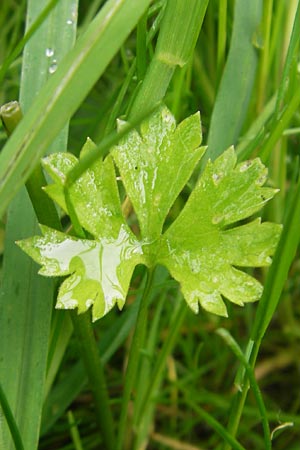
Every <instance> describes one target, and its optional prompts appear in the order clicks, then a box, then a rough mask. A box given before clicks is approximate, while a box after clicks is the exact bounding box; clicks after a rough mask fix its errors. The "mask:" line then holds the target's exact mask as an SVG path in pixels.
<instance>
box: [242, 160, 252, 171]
mask: <svg viewBox="0 0 300 450" xmlns="http://www.w3.org/2000/svg"><path fill="white" fill-rule="evenodd" d="M251 166H252V161H245V162H244V163H243V164H241V165H240V172H245V171H246V170H248V169H249V167H251Z"/></svg>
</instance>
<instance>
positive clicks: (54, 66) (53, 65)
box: [49, 59, 57, 74]
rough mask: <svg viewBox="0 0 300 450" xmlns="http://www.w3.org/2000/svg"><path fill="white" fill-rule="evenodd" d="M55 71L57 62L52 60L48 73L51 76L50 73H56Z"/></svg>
mask: <svg viewBox="0 0 300 450" xmlns="http://www.w3.org/2000/svg"><path fill="white" fill-rule="evenodd" d="M56 69H57V61H56V59H54V60H53V61H52V64H51V66H50V67H49V73H50V74H52V73H54V72H56Z"/></svg>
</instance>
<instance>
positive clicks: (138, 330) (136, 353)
mask: <svg viewBox="0 0 300 450" xmlns="http://www.w3.org/2000/svg"><path fill="white" fill-rule="evenodd" d="M153 275H154V270H153V269H149V271H148V274H147V280H146V285H145V288H144V292H143V297H142V299H141V303H140V308H139V312H138V317H137V322H136V326H135V331H134V335H133V338H132V342H131V347H130V352H129V358H128V365H127V370H126V376H125V386H124V390H123V397H122V404H121V415H120V421H119V429H118V439H117V446H116V447H115V448H116V450H122V448H123V443H124V436H125V430H126V425H127V417H128V406H129V402H130V399H131V395H132V390H133V387H134V384H135V380H136V376H137V369H138V366H139V360H140V354H141V350H142V348H143V346H144V340H145V333H146V324H147V313H148V304H149V299H150V293H151V289H152V284H153Z"/></svg>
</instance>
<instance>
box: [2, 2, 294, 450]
mask: <svg viewBox="0 0 300 450" xmlns="http://www.w3.org/2000/svg"><path fill="white" fill-rule="evenodd" d="M187 3H189V8H187V7H186V5H187ZM56 4H57V5H56ZM103 4H105V5H104V9H102V12H101V11H100V10H101V8H102V6H103ZM55 5H56V6H55ZM77 8H78V16H77ZM187 9H189V11H187ZM26 11H28V13H27V16H26ZM98 11H100V14H98ZM26 17H27V19H26ZM77 18H78V20H77ZM202 19H203V23H202ZM26 20H27V25H26V30H27V34H25V39H24V29H25V22H26ZM31 35H33V37H32V38H30V36H31ZM299 37H300V3H299V2H298V1H296V0H289V1H285V0H264V1H262V0H252V1H251V2H248V1H246V0H235V1H233V0H220V1H218V0H209V1H208V0H201V1H200V0H198V1H196V0H189V1H188V2H186V1H185V0H168V1H165V0H155V1H152V2H150V1H147V0H140V1H137V0H123V1H118V2H117V1H116V0H110V1H108V2H104V1H101V0H93V1H92V0H91V1H87V0H80V1H79V4H78V5H77V1H75V0H64V1H50V2H46V1H44V2H40V1H36V0H29V1H27V2H26V1H25V0H22V1H18V2H17V1H14V0H4V2H3V4H2V5H1V9H0V61H1V64H2V65H1V68H0V83H1V89H0V103H1V104H3V103H5V102H8V101H11V100H16V99H20V102H21V106H22V110H23V113H24V119H23V120H22V122H21V123H20V125H19V126H18V128H17V130H16V131H15V132H14V133H13V135H12V136H11V137H10V138H9V140H8V141H7V136H6V132H5V130H4V128H1V129H0V139H1V141H0V144H1V148H3V150H2V151H1V154H0V210H1V214H2V221H1V227H0V251H1V279H2V285H1V293H2V294H1V298H0V301H1V302H0V383H1V403H2V408H3V411H4V413H5V414H6V416H7V414H8V412H7V410H6V409H5V403H4V400H5V397H6V398H7V400H8V402H9V404H10V407H11V410H12V413H13V415H14V417H15V420H16V423H17V428H18V429H19V431H20V436H21V439H19V436H18V432H17V431H16V430H14V431H13V435H14V437H15V443H16V446H17V448H19V449H21V448H23V447H22V445H24V448H26V449H28V450H32V449H34V448H37V446H38V448H39V449H55V448H57V449H81V448H83V449H97V448H104V444H103V439H104V440H105V442H106V444H105V445H106V447H107V448H111V449H113V448H116V447H114V437H109V436H106V437H105V433H103V430H102V432H100V431H99V428H100V429H101V427H102V428H103V417H102V418H101V407H100V408H99V407H98V406H99V404H98V406H97V385H95V384H93V381H92V389H90V386H89V383H88V377H89V379H90V382H91V377H92V376H93V373H92V374H91V373H90V372H89V371H88V370H87V369H86V368H87V367H88V364H89V363H88V362H87V361H85V360H84V358H83V359H82V357H81V356H80V353H81V354H82V346H84V345H87V346H88V347H89V346H91V345H95V343H96V344H97V346H98V347H97V353H98V354H99V356H100V359H99V361H98V364H99V367H102V366H103V367H104V371H103V373H102V372H101V374H100V378H101V376H102V375H104V377H105V379H106V381H105V383H106V386H107V389H108V392H109V396H110V407H111V410H112V416H113V420H114V421H115V423H117V422H118V420H119V417H120V410H121V397H122V392H123V388H124V379H126V377H124V373H125V372H126V371H125V368H126V363H127V360H128V354H129V351H130V348H131V342H132V336H133V330H134V324H135V321H136V316H137V309H138V304H139V301H140V299H141V296H142V293H143V287H144V283H145V268H143V267H138V268H137V270H136V271H135V273H134V276H133V279H132V287H131V291H130V295H129V298H128V300H127V305H126V307H125V309H124V311H123V312H122V313H120V312H119V311H117V309H116V308H115V309H114V310H113V311H112V312H111V313H109V315H108V316H107V317H105V318H104V319H101V320H100V321H98V322H96V323H95V324H94V325H93V332H94V333H93V334H91V333H90V331H91V330H90V328H89V325H88V323H89V321H87V322H82V324H81V325H82V327H81V328H80V326H79V325H78V323H77V324H76V320H77V319H76V316H75V315H74V316H73V317H71V315H70V314H69V313H68V312H64V311H59V312H58V311H53V299H54V298H55V293H56V290H57V283H56V282H53V281H52V280H48V279H42V278H41V277H40V276H38V275H37V269H38V268H37V266H36V265H34V264H33V262H32V261H31V260H30V259H29V258H28V257H27V256H26V255H23V254H22V252H21V251H20V249H18V248H17V247H16V246H15V244H14V242H15V240H17V239H21V238H24V237H28V236H32V235H33V234H36V230H37V219H36V216H37V217H38V220H39V221H40V222H42V223H47V224H48V225H51V226H55V218H54V216H53V215H52V212H51V205H48V204H47V200H46V199H45V198H43V197H40V195H42V194H41V193H40V187H39V183H41V184H43V181H42V180H41V181H39V175H41V174H40V172H39V169H38V168H37V169H34V168H35V167H36V164H37V163H38V162H39V160H40V157H41V156H42V155H43V154H45V153H46V152H47V153H49V152H53V151H65V150H66V149H68V151H70V152H73V153H74V154H76V155H77V154H78V152H79V150H80V148H81V147H82V145H83V143H84V142H85V140H86V137H87V136H89V137H91V138H92V139H93V140H94V141H95V142H96V143H97V144H101V143H102V144H103V142H104V143H105V142H107V139H112V140H113V139H115V136H114V134H112V133H113V131H114V130H115V121H116V118H118V117H121V116H123V117H126V116H127V117H128V116H129V117H131V118H132V119H134V120H136V121H137V122H138V121H139V120H140V119H141V115H143V114H145V113H147V111H148V109H149V108H151V107H152V106H153V105H154V104H155V103H156V102H157V101H159V100H161V99H163V100H164V102H165V103H166V104H167V106H168V107H169V108H170V109H171V111H172V112H173V114H174V115H175V116H176V118H177V120H178V121H180V120H182V119H183V118H185V117H186V116H188V115H190V114H192V113H194V112H195V111H197V110H200V111H201V117H202V125H203V140H204V143H206V144H208V151H207V157H210V158H212V159H214V158H216V157H217V156H218V155H219V154H221V153H222V152H223V151H224V150H225V149H226V148H228V146H229V145H231V144H235V146H236V149H237V152H238V156H239V159H240V160H243V159H247V158H252V157H255V156H260V157H261V159H262V160H263V162H264V163H265V164H266V165H267V166H268V168H269V184H271V185H272V186H276V187H279V188H280V193H279V194H278V195H277V196H276V198H275V199H274V200H273V201H272V202H271V203H270V206H268V208H266V209H265V210H264V211H263V218H264V219H266V220H272V221H275V222H278V223H284V231H283V233H282V238H281V241H280V244H279V248H278V251H277V253H276V255H275V257H274V262H273V265H272V267H271V268H270V269H269V270H268V271H265V270H263V271H256V272H255V275H256V276H257V277H258V278H259V279H260V280H261V281H262V282H263V283H264V284H265V290H264V294H263V297H262V299H261V301H260V303H259V304H253V305H252V304H251V305H247V306H245V307H244V308H239V307H236V306H235V307H233V306H232V305H230V304H228V310H229V318H228V319H222V318H219V317H216V316H213V315H210V314H208V313H205V312H204V311H202V310H201V312H200V314H199V315H194V314H193V313H192V312H191V311H190V310H188V308H187V307H186V305H185V303H184V302H183V301H182V296H181V294H180V291H179V289H178V285H177V284H176V283H175V282H174V281H172V280H171V279H170V278H169V276H168V274H167V273H166V271H165V270H164V268H162V267H161V268H159V269H158V270H157V271H156V273H155V278H154V285H153V287H152V289H151V292H150V306H149V309H148V311H147V317H148V320H147V329H146V330H145V332H146V339H145V346H144V348H143V349H142V351H141V352H140V357H139V359H138V361H137V362H138V378H137V381H136V383H135V386H134V390H133V395H132V398H131V402H130V404H129V409H128V417H125V419H126V420H127V422H124V421H123V424H125V425H126V427H125V430H124V431H125V433H124V436H123V438H122V439H121V440H120V438H119V445H121V444H122V447H123V448H128V449H131V448H132V449H133V448H135V449H142V448H149V449H155V450H156V449H166V448H171V449H182V450H184V449H187V450H191V449H227V450H228V449H229V448H235V449H241V448H244V449H268V448H274V449H278V450H280V449H288V450H298V449H299V448H300V444H299V441H300V415H299V408H300V389H299V362H300V361H299V354H300V352H299V337H300V334H299V330H300V307H299V293H300V288H299V287H300V265H299V253H298V251H297V247H298V243H299V233H300V231H299V230H300V227H299V220H300V195H299V194H300V192H299V189H300V187H299V181H298V175H299V157H298V155H299V144H300V142H299V132H300V114H299V103H300V89H299V77H300V74H299V64H300V61H299ZM75 41H76V42H75ZM196 41H197V42H196ZM74 42H75V46H74V47H73V45H74ZM25 43H26V46H25V49H24V45H25ZM72 48H73V50H72ZM193 49H194V50H193ZM166 54H167V55H168V58H167V59H166V58H165V59H164V58H162V57H161V56H162V55H166ZM105 139H106V140H105ZM101 150H103V151H107V146H106V147H105V146H104V147H103V145H102V147H101V148H100V151H101ZM33 169H34V170H33ZM200 171H201V167H199V170H198V173H195V175H194V178H193V179H192V180H191V181H190V185H189V186H187V187H186V189H185V190H184V191H183V192H182V193H181V195H180V197H179V198H178V199H177V201H176V203H175V205H174V207H173V209H172V211H171V218H172V216H173V217H174V216H176V214H177V213H178V211H179V210H180V209H181V208H182V206H183V205H184V203H185V202H186V199H187V198H188V195H189V192H190V189H191V188H192V187H193V183H194V182H195V180H196V178H197V176H198V174H199V173H200ZM29 175H31V176H30V178H28V177H29ZM166 176H167V174H166ZM25 180H27V183H26V187H27V191H26V189H25V188H24V187H21V185H22V184H23V183H24V182H25ZM20 188H21V189H20ZM27 192H29V194H30V197H31V201H32V203H33V205H34V207H35V211H34V210H33V208H32V206H31V201H30V200H29V197H28V194H27ZM8 204H9V206H8ZM38 205H42V208H40V209H39V208H38ZM7 207H8V208H7ZM68 225H69V222H68V219H67V218H63V226H64V227H67V226H68ZM187 232H188V230H187ZM73 327H74V328H75V329H76V333H73ZM84 327H86V328H84ZM220 329H222V331H220ZM89 333H90V334H89ZM78 334H79V341H78V339H77V338H76V335H77V337H78ZM86 336H89V337H88V338H87V342H86V343H85V342H84V339H83V338H84V337H86ZM94 337H95V339H94ZM233 339H234V340H233ZM78 342H79V343H81V344H82V345H81V346H80V345H79V344H78ZM237 343H238V344H237ZM241 349H242V351H241ZM84 352H85V350H83V353H84ZM96 357H97V355H96ZM100 361H101V362H100ZM247 361H248V362H247ZM243 367H244V370H241V368H243ZM245 369H246V372H247V376H248V377H249V379H250V384H251V389H250V390H249V391H248V388H249V382H248V378H247V376H246V375H245V373H244V372H245ZM253 373H254V374H255V377H256V380H257V384H256V383H255V381H254V377H253ZM98 375H99V374H98ZM96 379H97V380H99V378H96ZM102 381H103V383H104V379H103V380H102ZM96 383H97V382H96ZM95 386H96V387H95ZM258 386H259V388H260V391H261V394H262V398H263V402H264V403H263V402H262V400H261V397H260V393H259V389H258ZM2 391H3V392H2ZM91 392H92V393H93V395H94V397H93V396H92V394H91ZM247 394H248V395H247ZM95 395H96V398H95ZM94 405H96V406H95V407H94ZM133 405H134V411H133ZM99 409H100V411H99ZM107 411H108V409H107V410H104V416H105V415H106V412H107ZM102 415H103V410H102ZM99 422H100V424H99ZM10 423H11V425H12V427H13V425H14V420H13V419H11V421H10ZM268 424H269V427H270V432H271V435H270V433H269V430H268ZM0 427H1V435H0V448H1V449H2V448H3V449H10V448H13V445H14V444H13V443H12V442H11V440H10V437H9V436H10V433H9V431H8V429H7V427H6V425H5V419H4V418H2V417H1V421H0ZM104 428H105V426H104ZM121 428H122V426H120V428H119V430H120V429H121ZM226 430H227V431H226ZM115 434H116V435H117V432H115ZM119 436H120V434H119ZM1 439H2V440H1ZM21 440H22V441H23V444H22V443H21V442H20V441H21ZM109 441H110V443H109Z"/></svg>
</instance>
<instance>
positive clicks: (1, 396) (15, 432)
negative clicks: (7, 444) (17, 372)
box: [0, 383, 24, 450]
mask: <svg viewBox="0 0 300 450" xmlns="http://www.w3.org/2000/svg"><path fill="white" fill-rule="evenodd" d="M0 405H1V409H2V411H3V414H4V417H5V419H6V422H7V425H8V427H9V430H10V433H11V436H12V438H13V441H14V444H15V448H16V450H24V445H23V442H22V438H21V435H20V431H19V428H18V425H17V423H16V421H15V418H14V415H13V413H12V411H11V408H10V406H9V403H8V401H7V398H6V396H5V393H4V391H3V389H2V385H1V383H0ZM0 418H1V417H0Z"/></svg>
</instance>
